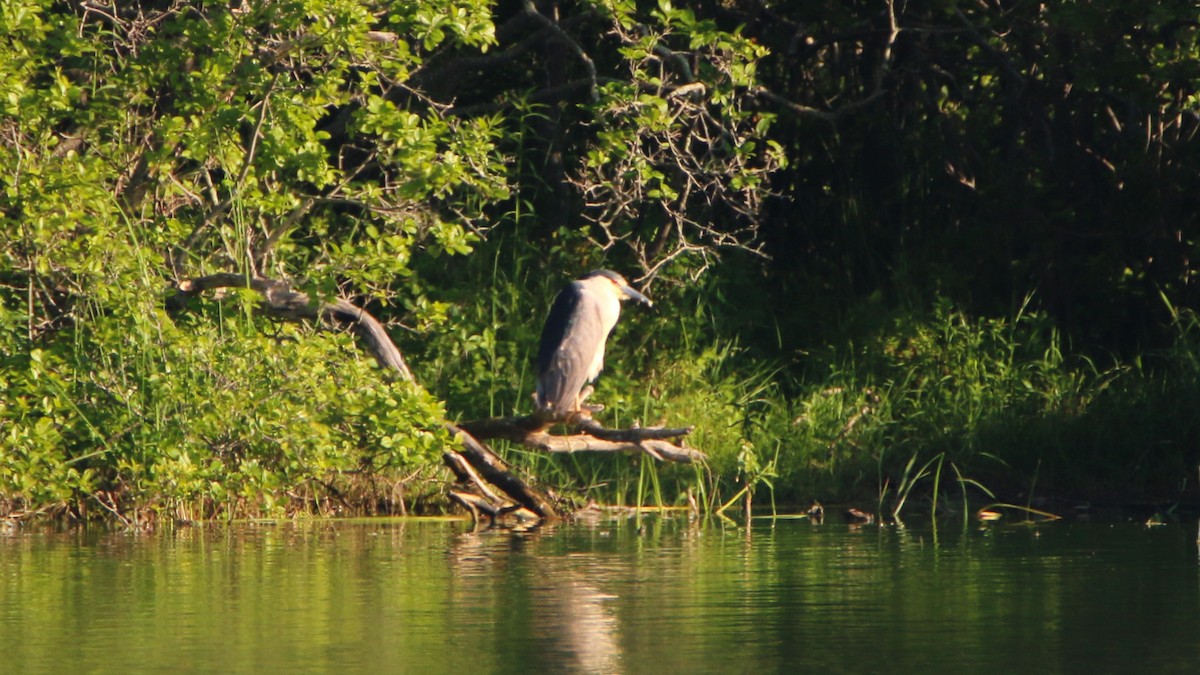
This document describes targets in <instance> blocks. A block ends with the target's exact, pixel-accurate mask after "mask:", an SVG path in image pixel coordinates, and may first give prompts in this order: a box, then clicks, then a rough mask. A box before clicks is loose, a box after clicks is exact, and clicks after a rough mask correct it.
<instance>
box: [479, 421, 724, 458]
mask: <svg viewBox="0 0 1200 675" xmlns="http://www.w3.org/2000/svg"><path fill="white" fill-rule="evenodd" d="M551 426H552V425H551V424H550V423H548V422H547V421H546V420H545V419H543V418H541V417H538V416H536V415H524V416H517V417H492V418H488V419H483V420H473V421H470V422H463V423H462V424H460V425H459V428H460V429H463V430H464V431H467V432H469V433H470V434H471V435H472V436H474V437H475V438H477V439H480V440H489V439H492V438H502V439H505V440H508V441H513V442H515V443H520V444H522V445H525V446H527V447H531V448H536V449H538V450H542V451H544V452H554V453H568V454H569V453H574V452H644V453H646V454H648V455H650V456H651V457H653V458H655V459H657V460H660V461H662V460H666V461H672V462H694V461H701V460H703V459H705V454H704V453H703V452H701V451H699V450H696V449H695V448H688V447H685V446H683V445H680V444H678V443H673V442H670V441H679V439H682V438H683V437H685V436H687V435H688V434H690V433H691V432H692V427H675V428H671V427H634V428H631V429H609V428H606V427H603V426H601V425H600V424H599V423H597V422H596V421H594V420H592V419H590V418H586V417H585V418H575V419H573V420H571V421H570V422H569V423H568V424H566V426H567V427H568V428H569V429H570V431H571V432H570V433H567V434H565V435H564V434H552V433H550V431H549V430H550V428H551Z"/></svg>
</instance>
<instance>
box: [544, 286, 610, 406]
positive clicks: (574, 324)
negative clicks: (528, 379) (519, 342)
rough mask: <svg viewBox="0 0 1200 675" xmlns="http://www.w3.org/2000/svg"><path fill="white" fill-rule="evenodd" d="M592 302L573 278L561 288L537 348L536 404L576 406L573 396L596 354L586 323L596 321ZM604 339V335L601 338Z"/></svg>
mask: <svg viewBox="0 0 1200 675" xmlns="http://www.w3.org/2000/svg"><path fill="white" fill-rule="evenodd" d="M595 304H596V303H595V302H589V298H588V296H587V294H586V292H585V291H584V288H583V286H582V285H581V284H579V283H578V282H574V283H572V284H570V285H569V286H567V287H566V288H564V289H563V290H562V291H561V292H560V293H559V294H558V297H556V298H555V299H554V304H553V305H552V306H551V307H550V315H549V316H548V317H547V318H546V325H545V327H543V329H542V342H541V346H540V347H539V348H538V404H539V405H540V406H541V407H543V408H545V407H552V408H553V409H554V410H555V411H557V412H559V413H563V412H567V411H570V410H572V409H573V408H574V406H575V403H576V401H575V397H576V396H578V395H579V390H580V389H582V388H583V385H584V383H585V382H586V381H587V371H588V366H589V365H590V364H591V360H592V358H593V357H594V355H595V351H594V349H595V348H596V347H595V345H593V344H592V342H594V341H595V340H594V336H592V335H591V333H592V332H594V331H591V330H589V327H590V326H592V325H593V324H595V323H596V321H595V319H594V317H593V315H594V314H595V313H596V311H595V307H592V305H595ZM600 340H601V342H603V337H601V338H600Z"/></svg>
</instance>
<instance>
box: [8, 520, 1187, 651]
mask: <svg viewBox="0 0 1200 675" xmlns="http://www.w3.org/2000/svg"><path fill="white" fill-rule="evenodd" d="M1196 534H1197V531H1196V524H1195V523H1190V524H1175V525H1166V526H1160V527H1146V526H1144V525H1139V524H1132V523H1130V524H1120V525H1112V524H1104V525H1101V524H1089V523H1061V522H1060V523H1048V524H1043V525H1038V526H1029V525H1005V524H997V525H993V526H989V527H986V528H976V527H974V526H972V527H971V528H970V529H968V530H967V531H965V532H964V531H962V529H961V528H957V529H952V530H951V531H946V528H945V527H943V528H942V531H941V532H938V533H937V536H936V537H935V533H934V532H932V531H931V530H929V529H928V528H926V529H920V528H912V527H910V528H908V529H904V530H900V529H896V528H892V527H882V528H881V527H875V526H865V527H852V526H848V525H842V524H825V525H814V524H812V523H810V522H808V521H806V520H777V521H768V520H761V521H759V520H756V521H755V523H754V525H753V527H751V528H750V529H749V530H747V529H745V528H738V527H732V526H728V527H720V526H712V525H709V526H697V525H694V524H689V523H688V522H687V520H686V519H684V518H659V517H653V516H643V517H641V518H635V517H622V518H615V519H602V520H600V521H599V522H594V523H589V524H585V523H570V524H562V525H558V526H556V527H553V528H542V529H539V530H536V531H533V532H525V533H517V532H512V531H507V530H491V531H482V532H473V531H472V529H471V527H470V526H469V524H467V523H465V522H461V521H402V520H374V521H352V522H347V521H341V522H339V521H333V522H329V521H322V522H312V523H299V524H294V523H285V524H265V525H264V524H247V525H234V526H216V525H206V526H202V527H187V528H180V529H178V530H175V531H172V532H165V533H157V534H153V535H145V534H128V533H113V532H97V531H74V532H69V533H47V532H29V531H25V530H17V531H16V532H13V533H9V534H6V535H0V673H52V672H87V673H125V672H153V673H162V672H172V671H174V672H212V673H248V672H293V673H306V672H312V673H320V672H339V673H366V672H369V673H381V672H395V673H440V672H447V673H449V672H454V673H490V672H512V673H517V672H520V673H528V672H621V673H740V672H753V673H764V672H832V673H842V672H845V673H869V672H879V673H894V672H958V673H961V672H1007V673H1011V672H1088V671H1093V672H1134V671H1138V672H1189V673H1191V672H1197V671H1198V668H1200V562H1198V558H1197V544H1196Z"/></svg>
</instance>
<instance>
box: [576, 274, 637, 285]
mask: <svg viewBox="0 0 1200 675" xmlns="http://www.w3.org/2000/svg"><path fill="white" fill-rule="evenodd" d="M593 277H605V278H607V279H609V280H611V281H613V282H615V283H617V284H619V285H621V286H628V285H629V282H628V281H625V277H623V276H621V275H620V274H617V273H616V272H614V271H612V270H592V271H591V272H588V273H587V274H585V275H583V277H582V278H583V279H591V278H593Z"/></svg>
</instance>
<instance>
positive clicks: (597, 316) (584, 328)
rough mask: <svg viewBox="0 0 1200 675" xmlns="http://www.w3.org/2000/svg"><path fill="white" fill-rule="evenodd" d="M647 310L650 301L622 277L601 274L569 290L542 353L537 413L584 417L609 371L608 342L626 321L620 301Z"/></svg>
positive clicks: (549, 322) (554, 313) (555, 310)
mask: <svg viewBox="0 0 1200 675" xmlns="http://www.w3.org/2000/svg"><path fill="white" fill-rule="evenodd" d="M622 300H636V301H637V302H640V303H642V304H645V305H647V306H651V305H653V303H651V302H650V298H647V297H646V296H644V295H642V294H641V293H638V292H637V291H635V290H633V288H632V287H630V285H629V282H627V281H625V278H624V277H622V276H621V275H620V274H617V273H616V272H613V271H610V270H596V271H594V272H589V273H588V274H586V275H584V277H583V278H582V279H579V280H578V281H572V282H571V283H570V284H567V286H566V287H565V288H563V289H562V291H560V292H559V294H558V296H557V297H556V298H554V305H553V306H551V308H550V316H549V317H547V318H546V325H545V327H544V328H542V343H541V347H540V348H539V349H538V369H537V373H538V383H537V394H536V395H535V397H534V400H535V402H536V403H537V408H538V413H539V414H540V415H541V416H543V417H545V418H549V419H555V420H565V419H568V418H569V417H571V415H573V414H576V413H579V412H581V411H582V412H586V413H590V412H591V411H590V410H588V411H583V406H582V404H583V400H584V399H585V398H587V396H588V395H589V394H591V387H588V388H587V390H586V391H584V390H583V387H584V385H585V384H586V383H588V382H592V381H593V380H595V379H596V376H597V375H599V374H600V370H601V369H602V368H604V342H605V341H606V340H607V339H608V335H609V333H611V332H612V329H613V327H614V326H616V325H617V319H618V318H619V317H620V316H621V301H622Z"/></svg>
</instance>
